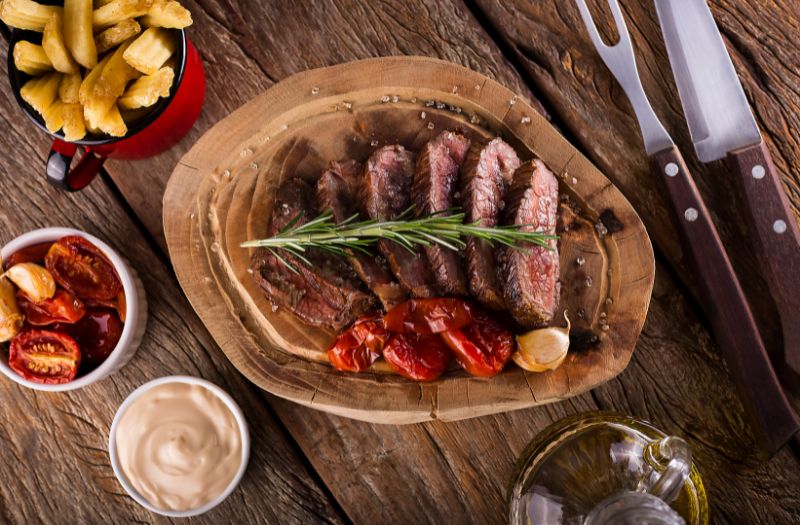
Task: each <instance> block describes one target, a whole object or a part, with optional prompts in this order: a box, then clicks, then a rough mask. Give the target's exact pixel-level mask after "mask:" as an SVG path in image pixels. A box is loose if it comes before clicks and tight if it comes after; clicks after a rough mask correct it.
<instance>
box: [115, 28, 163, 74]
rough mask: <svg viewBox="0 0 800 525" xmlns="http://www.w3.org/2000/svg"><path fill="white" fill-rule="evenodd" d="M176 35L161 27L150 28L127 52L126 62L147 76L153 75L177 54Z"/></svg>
mask: <svg viewBox="0 0 800 525" xmlns="http://www.w3.org/2000/svg"><path fill="white" fill-rule="evenodd" d="M175 46H176V43H175V35H173V34H172V33H171V32H170V31H169V30H167V29H162V28H160V27H151V28H148V29H147V30H146V31H145V32H144V33H142V34H141V35H139V36H138V37H137V38H136V40H134V41H133V44H131V45H130V47H129V48H128V49H127V50H126V51H125V55H124V57H125V61H127V62H128V64H130V65H131V66H133V67H135V68H136V69H138V70H139V71H141V72H142V73H144V74H145V75H152V74H154V73H155V72H156V71H158V70H159V68H161V66H163V65H164V63H165V62H166V61H167V60H169V58H170V57H171V56H172V54H173V53H174V52H175Z"/></svg>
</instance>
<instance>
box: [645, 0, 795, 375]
mask: <svg viewBox="0 0 800 525" xmlns="http://www.w3.org/2000/svg"><path fill="white" fill-rule="evenodd" d="M655 5H656V12H657V14H658V19H659V22H660V24H661V31H662V33H663V35H664V41H665V43H666V47H667V53H668V55H669V61H670V65H671V66H672V72H673V74H674V76H675V83H676V84H677V86H678V93H679V95H680V99H681V104H682V105H683V111H684V114H685V115H686V122H687V124H688V126H689V132H690V134H691V136H692V142H693V143H694V147H695V151H696V152H697V157H698V159H700V161H702V162H711V161H714V160H717V159H721V158H723V157H724V158H725V159H726V162H727V164H728V167H729V169H730V171H732V172H733V173H734V174H735V175H736V176H737V179H738V180H739V184H740V188H741V191H742V192H743V193H744V195H745V203H746V208H747V212H748V213H747V217H748V221H749V223H750V228H751V231H752V233H753V234H755V237H756V242H755V243H754V245H755V246H756V255H757V256H758V259H759V262H760V264H761V267H762V268H763V269H764V274H765V276H766V279H767V282H768V284H769V288H770V292H771V295H772V297H773V298H774V299H775V303H776V305H777V307H778V311H779V313H780V318H781V327H782V329H783V340H784V355H785V358H786V362H787V363H788V364H789V366H790V367H791V368H793V369H794V370H795V371H796V372H798V373H800V316H798V315H797V312H800V229H798V225H797V218H796V217H795V214H794V212H793V211H792V209H791V206H790V204H789V201H788V199H787V198H786V195H785V194H784V191H783V186H782V183H781V178H780V175H779V174H778V172H777V170H776V169H775V166H774V165H773V162H772V158H771V157H770V154H769V151H768V150H767V147H766V145H765V144H764V142H763V140H762V138H761V134H760V132H759V130H758V126H757V125H756V121H755V119H754V118H753V113H752V111H751V110H750V106H749V104H748V102H747V98H746V97H745V94H744V90H743V89H742V84H741V82H740V80H739V77H738V76H737V74H736V70H735V69H734V67H733V63H732V62H731V58H730V55H729V54H728V51H727V49H726V48H725V44H724V42H723V41H722V36H721V34H720V32H719V30H718V29H717V26H716V24H715V22H714V18H713V16H712V14H711V11H710V9H709V8H708V5H707V4H706V2H705V0H655Z"/></svg>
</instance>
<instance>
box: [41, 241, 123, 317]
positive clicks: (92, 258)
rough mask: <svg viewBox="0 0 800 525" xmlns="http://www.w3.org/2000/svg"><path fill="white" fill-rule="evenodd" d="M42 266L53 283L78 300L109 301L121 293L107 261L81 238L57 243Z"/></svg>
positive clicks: (114, 272)
mask: <svg viewBox="0 0 800 525" xmlns="http://www.w3.org/2000/svg"><path fill="white" fill-rule="evenodd" d="M44 262H45V265H46V266H47V269H48V270H50V273H52V274H53V277H55V280H56V282H57V283H58V284H60V285H61V286H63V287H64V288H66V289H67V290H69V291H70V292H72V293H74V294H75V295H77V296H78V297H79V298H81V299H86V300H88V299H94V300H100V301H110V300H112V299H115V298H116V297H117V295H118V294H119V292H120V291H121V290H122V283H121V282H120V280H119V276H118V275H117V271H116V270H115V269H114V266H113V265H112V264H111V261H109V260H108V259H107V258H106V256H105V255H103V253H102V252H101V251H100V250H98V249H97V248H96V247H95V246H94V245H93V244H92V243H90V242H89V241H87V240H86V239H84V238H83V237H78V236H75V235H73V236H69V237H63V238H61V239H59V240H58V241H57V242H55V243H53V245H52V246H51V247H50V250H49V251H48V252H47V256H46V257H45V259H44Z"/></svg>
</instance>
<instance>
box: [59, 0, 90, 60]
mask: <svg viewBox="0 0 800 525" xmlns="http://www.w3.org/2000/svg"><path fill="white" fill-rule="evenodd" d="M64 41H65V42H66V44H67V49H69V52H70V53H71V54H72V57H73V58H74V59H75V61H76V62H77V63H78V64H80V65H82V66H83V67H85V68H87V69H91V68H93V67H94V66H96V65H97V47H95V45H94V34H93V33H92V0H64Z"/></svg>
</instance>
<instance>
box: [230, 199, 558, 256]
mask: <svg viewBox="0 0 800 525" xmlns="http://www.w3.org/2000/svg"><path fill="white" fill-rule="evenodd" d="M302 217H303V213H302V212H300V213H298V214H297V215H295V216H294V217H293V218H292V220H290V221H289V223H288V224H287V225H286V226H285V227H284V228H283V229H281V230H280V231H279V232H278V233H277V235H275V236H273V237H270V238H269V239H260V240H253V241H247V242H244V243H242V244H241V246H242V247H243V248H267V249H268V250H269V251H271V252H272V253H274V254H275V255H276V256H277V257H278V259H279V260H280V261H281V262H282V263H283V264H285V265H287V266H289V267H290V269H292V270H295V269H294V268H291V265H289V264H288V263H287V261H286V260H285V259H284V258H283V257H280V256H279V254H278V253H277V250H278V249H282V250H285V251H287V252H289V253H290V254H292V255H294V256H295V257H297V258H298V259H300V260H301V261H303V262H304V263H305V264H308V265H310V264H311V263H310V262H309V261H308V259H307V258H306V257H305V256H304V255H303V252H305V251H306V250H307V249H309V248H317V249H320V250H324V251H327V252H330V253H334V254H337V255H348V253H352V252H353V251H356V252H361V253H365V254H368V255H369V254H371V253H372V252H371V251H370V249H371V248H372V247H373V246H374V245H375V244H376V243H377V242H378V241H379V240H381V239H387V240H389V241H392V242H396V243H398V244H400V245H401V246H403V247H404V248H406V249H408V250H410V251H413V249H414V247H415V246H431V245H434V244H438V245H440V246H443V247H445V248H449V249H451V250H459V249H461V248H463V247H464V246H466V243H465V242H464V238H465V237H477V238H479V239H484V240H486V241H487V242H488V243H489V244H492V245H495V244H502V245H505V246H510V247H512V248H516V249H521V250H525V249H528V247H529V245H533V246H540V247H544V248H548V249H552V247H551V246H550V243H549V241H551V240H553V239H557V238H558V236H557V235H552V234H547V233H541V232H530V231H523V229H522V228H523V227H524V226H526V225H524V224H515V225H510V226H493V227H487V226H481V225H480V223H479V222H474V223H468V224H464V218H465V214H464V213H463V212H462V211H460V210H459V209H458V208H454V209H451V210H445V211H443V212H440V213H436V214H433V215H428V216H426V217H419V218H414V217H412V208H409V209H408V210H406V211H405V212H403V213H402V214H401V215H399V216H398V217H397V218H396V219H394V220H390V221H376V220H362V221H359V220H358V216H357V215H353V216H352V217H350V218H348V219H347V220H345V221H342V222H340V223H338V224H337V223H336V222H334V220H333V213H332V212H331V211H330V210H328V211H326V212H325V213H323V214H321V215H319V216H318V217H316V218H314V219H312V220H310V221H308V222H306V223H304V224H298V223H299V222H300V220H301V219H302Z"/></svg>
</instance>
